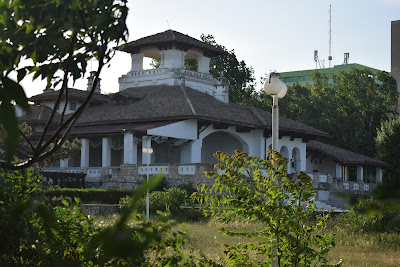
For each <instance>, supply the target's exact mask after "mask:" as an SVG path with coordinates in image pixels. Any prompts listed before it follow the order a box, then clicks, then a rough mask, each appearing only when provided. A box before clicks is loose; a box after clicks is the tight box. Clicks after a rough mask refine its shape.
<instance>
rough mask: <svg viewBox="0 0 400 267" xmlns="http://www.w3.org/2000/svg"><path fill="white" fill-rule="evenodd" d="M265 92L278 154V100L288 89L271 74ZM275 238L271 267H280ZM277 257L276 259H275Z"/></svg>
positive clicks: (272, 245) (276, 76)
mask: <svg viewBox="0 0 400 267" xmlns="http://www.w3.org/2000/svg"><path fill="white" fill-rule="evenodd" d="M264 91H265V92H266V93H267V94H268V95H270V96H272V99H273V103H272V150H274V151H276V152H278V149H279V145H278V142H279V106H278V99H279V98H283V97H284V96H285V95H286V92H287V87H286V84H285V83H284V82H282V80H281V79H280V78H279V76H278V75H277V74H276V73H275V72H271V73H270V74H269V75H268V77H267V79H266V80H265V83H264ZM274 239H275V238H274V236H273V235H271V254H272V258H271V267H278V266H279V264H278V257H277V249H276V244H275V245H274V241H273V240H274ZM274 257H276V258H275V259H273V258H274Z"/></svg>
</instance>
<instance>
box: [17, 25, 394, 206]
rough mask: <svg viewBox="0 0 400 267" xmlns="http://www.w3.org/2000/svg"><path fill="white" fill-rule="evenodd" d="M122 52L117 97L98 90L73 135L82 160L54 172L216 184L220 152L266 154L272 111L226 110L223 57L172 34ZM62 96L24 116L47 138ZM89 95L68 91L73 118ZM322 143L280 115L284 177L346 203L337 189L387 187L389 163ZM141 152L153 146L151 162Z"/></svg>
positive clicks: (112, 184)
mask: <svg viewBox="0 0 400 267" xmlns="http://www.w3.org/2000/svg"><path fill="white" fill-rule="evenodd" d="M122 51H124V52H125V53H127V54H126V56H129V55H130V57H131V59H132V67H131V70H130V71H129V72H128V73H126V74H125V75H123V76H122V77H120V78H119V92H117V93H115V94H111V95H102V94H101V93H100V86H99V87H98V88H97V93H95V95H94V97H93V98H92V101H91V102H90V106H89V107H88V108H87V109H86V111H85V113H84V114H83V115H82V116H81V118H80V119H79V122H78V123H77V124H76V126H75V128H74V129H73V131H72V133H71V138H75V137H77V138H80V140H81V141H82V148H81V152H80V154H78V155H74V156H73V157H72V158H70V159H64V160H61V162H60V164H59V166H57V167H53V168H47V170H48V171H60V172H83V173H86V182H87V183H88V184H92V186H97V187H104V188H135V187H136V186H137V185H138V184H140V183H141V181H142V180H143V177H144V174H146V173H147V172H149V173H150V174H155V173H159V172H163V173H164V175H165V177H166V180H167V182H168V183H169V184H170V185H178V184H182V183H192V184H197V183H199V182H200V183H204V182H209V181H208V179H207V178H206V177H205V175H204V171H207V170H211V169H212V167H213V164H214V163H215V162H216V159H215V158H214V157H213V154H214V153H215V152H216V151H218V150H219V151H224V152H228V153H231V154H232V153H233V152H234V150H241V151H244V152H246V153H248V154H249V155H252V156H257V157H261V158H265V157H266V154H267V153H266V151H267V149H268V147H270V145H271V113H270V112H269V111H266V110H261V109H258V108H255V107H245V106H238V105H236V104H232V103H229V95H228V85H227V84H226V81H225V79H224V78H214V77H213V76H212V75H211V74H210V73H209V65H210V59H211V58H212V57H215V56H224V55H225V54H226V52H225V51H222V50H220V49H218V48H215V47H213V46H211V45H208V44H206V43H204V42H201V41H199V40H197V39H194V38H192V37H189V36H187V35H184V34H181V33H179V32H176V31H173V30H168V31H165V32H162V33H158V34H155V35H152V36H148V37H145V38H142V39H138V40H136V41H133V42H130V43H128V44H126V45H125V46H124V47H123V48H122ZM144 57H149V58H154V59H156V60H158V61H159V62H160V66H159V68H156V69H148V70H145V69H143V58H144ZM186 59H196V60H197V71H192V70H187V69H185V64H184V62H185V60H186ZM91 81H92V78H89V87H90V86H91ZM57 94H58V92H57V91H54V90H47V91H46V92H44V93H42V94H39V95H36V96H33V97H32V98H31V99H30V100H31V101H32V102H34V103H35V105H34V106H33V107H32V113H31V114H29V115H26V114H19V115H20V119H21V121H27V122H28V123H30V124H31V125H32V126H33V128H34V131H35V132H37V133H38V132H40V131H41V130H42V129H43V124H45V123H46V121H47V118H48V114H49V112H50V110H51V108H52V107H53V106H54V104H53V102H54V100H55V98H56V96H57ZM86 95H87V91H83V90H77V89H73V88H70V89H69V96H68V99H66V100H65V99H64V101H67V102H68V108H69V110H68V111H69V112H73V111H74V110H75V109H76V108H77V107H78V106H79V105H80V104H81V103H82V102H83V99H84V98H85V97H86ZM64 103H65V102H64ZM60 116H61V115H60ZM324 137H329V136H328V134H327V133H325V132H323V131H320V130H318V129H315V128H313V127H310V126H308V125H305V124H303V123H299V122H296V121H293V120H289V119H285V118H280V140H279V152H280V153H282V154H283V155H284V156H285V157H287V158H288V159H289V163H288V166H287V170H288V172H289V173H297V172H300V171H303V172H307V173H309V174H310V176H311V177H312V178H313V181H314V185H315V187H316V188H318V199H319V201H320V202H321V203H325V204H329V203H330V204H332V205H334V204H337V205H336V206H339V204H340V203H335V201H336V199H335V196H334V194H332V193H331V192H332V191H335V192H336V191H348V192H352V193H356V194H367V193H368V191H370V190H371V189H372V188H373V187H374V186H375V185H376V184H377V183H380V182H382V167H386V166H387V164H386V163H384V162H381V161H378V160H375V159H372V158H368V157H365V156H362V155H359V154H356V153H353V152H350V151H347V150H344V149H340V148H337V147H334V146H331V145H327V144H324V143H321V142H319V141H315V140H316V139H321V138H324ZM143 147H152V148H153V150H154V152H153V154H152V155H151V158H150V161H148V160H147V159H148V157H147V155H146V154H143V152H142V148H143ZM147 163H149V164H150V166H149V169H147V167H146V166H147ZM334 206H335V205H334Z"/></svg>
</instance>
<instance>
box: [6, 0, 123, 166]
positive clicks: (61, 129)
mask: <svg viewBox="0 0 400 267" xmlns="http://www.w3.org/2000/svg"><path fill="white" fill-rule="evenodd" d="M0 10H1V12H0V92H1V93H0V132H1V133H2V134H3V137H4V139H5V145H6V161H5V162H4V161H3V160H2V159H0V163H1V164H4V165H3V166H6V165H9V163H10V162H9V161H11V160H12V159H13V156H14V154H15V152H16V150H17V146H18V137H19V129H18V121H17V118H16V116H15V115H16V114H15V110H14V104H17V105H18V106H19V107H21V108H22V109H23V110H24V111H25V112H28V113H29V112H30V105H29V104H28V99H27V97H26V95H25V93H24V90H23V88H22V87H21V81H22V80H23V79H24V78H25V77H28V76H27V75H28V74H33V80H35V79H37V78H41V79H46V82H47V84H46V89H48V88H53V89H54V88H56V87H57V86H59V85H61V88H60V90H59V91H58V92H59V93H58V96H57V98H56V100H55V101H54V108H53V110H52V112H51V115H50V116H49V119H48V121H47V123H46V125H45V126H44V129H43V131H42V132H41V135H40V137H39V138H38V141H37V143H35V144H32V143H30V140H29V139H28V138H25V137H24V135H23V134H21V135H22V137H24V139H25V140H26V141H27V142H28V143H29V144H30V145H29V147H28V149H27V150H24V151H19V152H23V153H24V154H25V157H23V158H21V160H20V161H19V162H16V163H14V164H13V166H12V167H13V168H20V169H22V168H26V167H29V166H32V165H33V164H35V163H36V162H38V161H40V160H41V159H44V158H46V157H48V156H51V155H52V154H53V153H55V152H56V151H57V150H59V149H60V148H61V147H62V146H63V144H64V143H65V141H66V140H67V139H68V135H69V133H70V131H71V129H72V128H73V126H74V124H75V123H76V122H77V120H78V119H79V117H80V115H81V114H82V113H83V111H84V110H85V108H86V107H87V106H88V103H89V101H90V99H91V97H92V95H93V94H94V92H95V88H96V86H97V84H98V82H99V76H100V73H101V70H102V69H103V67H104V66H105V65H107V64H109V62H110V60H111V58H112V57H113V55H114V53H115V47H116V46H118V45H119V44H120V43H121V42H124V41H126V40H127V39H128V29H127V26H126V23H125V21H126V17H127V15H128V7H127V0H102V1H97V0H69V1H62V0H10V1H0ZM91 59H96V60H97V62H98V66H97V68H95V70H94V71H95V74H94V80H93V85H92V88H91V89H90V90H88V94H87V97H86V99H85V101H84V102H83V103H82V105H81V106H80V107H78V108H77V110H76V111H75V112H74V113H72V114H70V116H68V117H64V115H65V113H66V110H67V105H68V100H69V99H68V95H69V94H68V91H69V88H68V84H69V83H70V82H75V81H76V80H78V79H79V78H82V77H83V76H84V74H85V73H86V70H87V66H88V65H87V62H88V61H89V60H91ZM15 72H16V73H17V81H14V79H13V78H12V76H13V73H15ZM42 89H45V88H42ZM62 100H63V101H62ZM57 108H60V110H61V116H60V119H57V118H58V116H56V113H57ZM53 126H55V127H53Z"/></svg>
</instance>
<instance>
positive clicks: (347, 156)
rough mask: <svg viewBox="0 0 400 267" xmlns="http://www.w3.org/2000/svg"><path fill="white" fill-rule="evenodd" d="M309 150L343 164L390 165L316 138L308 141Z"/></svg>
mask: <svg viewBox="0 0 400 267" xmlns="http://www.w3.org/2000/svg"><path fill="white" fill-rule="evenodd" d="M307 150H313V151H317V152H320V153H322V154H324V155H326V156H328V157H330V158H332V159H334V160H335V161H337V162H339V163H341V164H343V165H364V166H366V165H367V166H368V165H370V166H371V165H372V166H381V167H389V166H390V165H389V164H387V163H386V162H383V161H380V160H376V159H373V158H370V157H367V156H364V155H360V154H357V153H354V152H351V151H349V150H346V149H343V148H339V147H336V146H332V145H328V144H325V143H322V142H319V141H315V140H312V141H309V142H308V143H307Z"/></svg>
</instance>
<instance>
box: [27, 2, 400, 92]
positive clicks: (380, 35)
mask: <svg viewBox="0 0 400 267" xmlns="http://www.w3.org/2000/svg"><path fill="white" fill-rule="evenodd" d="M330 5H331V6H332V20H331V21H332V22H331V25H332V27H331V29H332V30H331V35H332V57H333V60H332V66H333V65H340V64H342V63H343V54H344V53H345V52H348V53H350V58H349V63H358V64H362V65H365V66H368V67H373V68H376V69H380V70H385V71H390V49H391V47H390V32H391V31H390V25H391V21H393V20H400V0H302V1H299V0H274V1H272V0H248V1H243V0H229V1H228V0H201V1H191V0H184V1H183V0H169V1H165V0H128V6H129V9H130V10H129V15H128V18H127V25H128V29H129V41H133V40H136V39H139V38H142V37H145V36H149V35H152V34H156V33H159V32H163V31H166V30H168V29H172V30H176V31H178V32H181V33H184V34H187V35H189V36H191V37H194V38H197V39H200V35H201V34H202V33H204V34H212V35H213V36H214V37H215V40H216V41H217V43H218V44H221V45H224V46H225V47H226V48H227V49H228V50H232V49H234V51H235V54H236V56H237V58H238V59H239V60H244V61H245V62H246V64H247V66H251V67H253V69H254V71H255V77H256V79H257V81H259V80H260V77H262V76H265V74H266V73H269V72H270V71H277V72H286V71H296V70H304V69H313V68H315V62H314V50H318V54H319V57H320V58H321V59H322V60H325V67H328V60H327V58H328V55H329V6H330ZM91 64H92V65H93V68H95V66H96V62H92V63H91ZM129 70H130V55H129V54H127V53H124V52H117V53H116V55H115V57H114V58H113V59H112V61H111V64H110V67H109V68H105V69H103V71H102V73H101V75H100V77H101V79H102V80H101V89H102V93H110V92H117V91H118V78H119V77H121V76H122V75H124V74H126V73H127V72H128V71H129ZM86 78H87V76H86ZM86 78H84V79H81V80H79V81H77V82H76V83H75V84H70V87H74V88H78V89H86V87H87V79H86ZM22 85H23V87H24V90H25V92H26V94H27V96H28V97H30V96H32V95H36V94H39V93H41V92H42V91H43V88H44V86H45V84H44V82H41V81H35V82H33V83H32V80H31V78H30V77H27V78H25V79H24V80H23V83H22ZM259 87H261V85H260V84H259Z"/></svg>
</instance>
